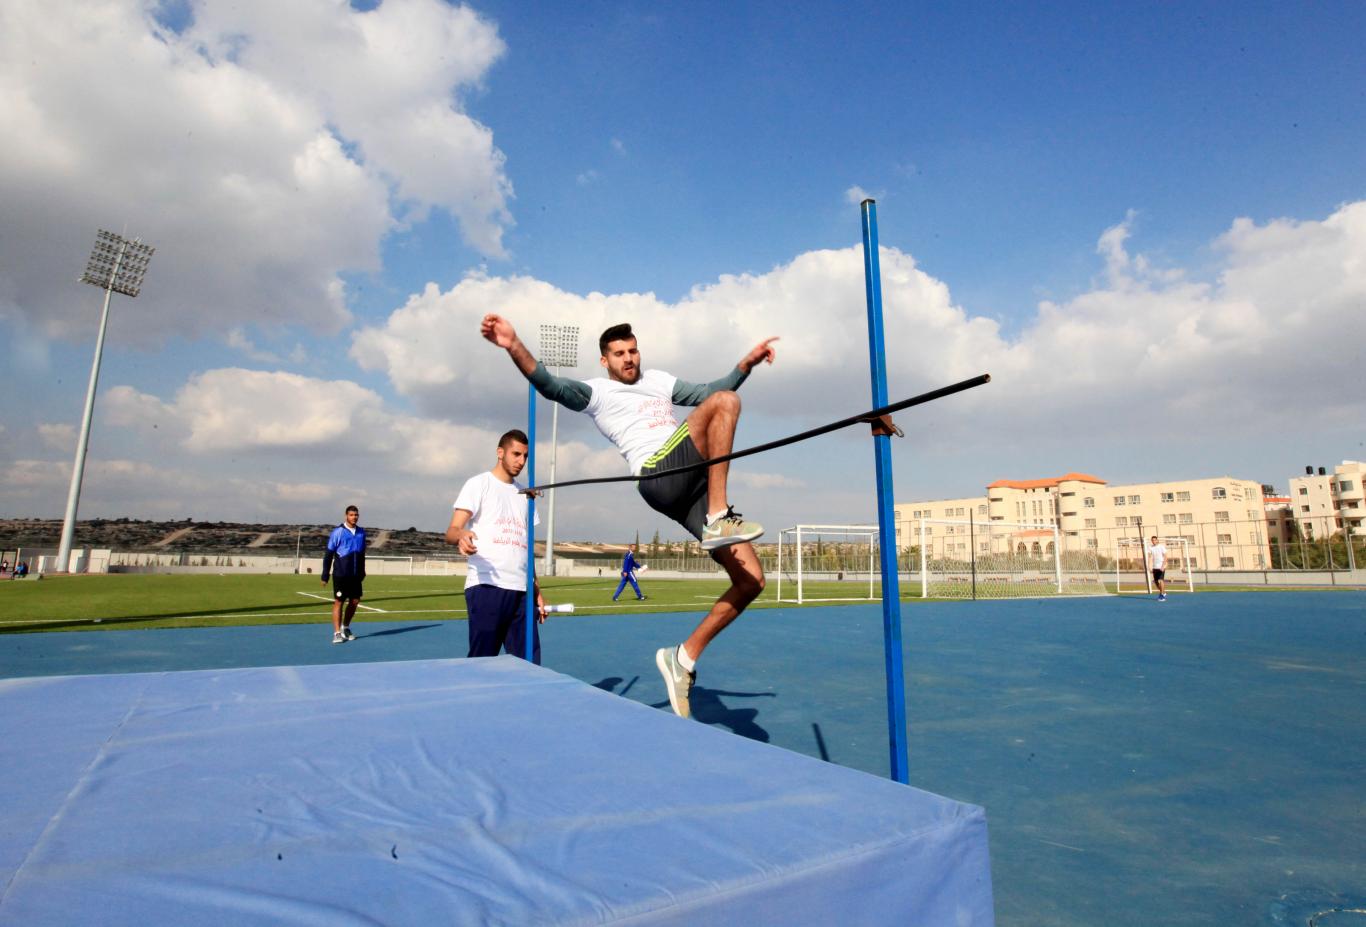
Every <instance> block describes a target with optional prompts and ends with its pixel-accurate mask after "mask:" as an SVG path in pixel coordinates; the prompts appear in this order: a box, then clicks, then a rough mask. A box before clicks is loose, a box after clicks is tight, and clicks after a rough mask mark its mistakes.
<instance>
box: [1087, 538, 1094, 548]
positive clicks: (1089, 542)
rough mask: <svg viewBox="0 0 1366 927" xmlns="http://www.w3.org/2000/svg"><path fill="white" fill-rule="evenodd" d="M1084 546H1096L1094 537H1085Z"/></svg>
mask: <svg viewBox="0 0 1366 927" xmlns="http://www.w3.org/2000/svg"><path fill="white" fill-rule="evenodd" d="M1086 546H1087V547H1095V546H1096V539H1095V538H1087V539H1086Z"/></svg>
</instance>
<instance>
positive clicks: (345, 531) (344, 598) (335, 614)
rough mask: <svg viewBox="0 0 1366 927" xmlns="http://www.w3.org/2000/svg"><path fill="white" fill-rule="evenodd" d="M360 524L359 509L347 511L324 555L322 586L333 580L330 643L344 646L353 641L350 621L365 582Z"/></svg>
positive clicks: (329, 539)
mask: <svg viewBox="0 0 1366 927" xmlns="http://www.w3.org/2000/svg"><path fill="white" fill-rule="evenodd" d="M359 521H360V509H358V508H356V507H355V506H354V505H348V506H347V507H346V520H345V521H344V522H342V523H341V524H340V525H338V526H337V527H336V530H334V531H333V532H332V536H331V537H329V538H328V539H327V552H326V553H324V554H323V585H324V586H326V585H327V577H328V574H331V576H332V643H334V644H345V643H346V642H347V641H353V640H355V639H356V635H354V634H352V633H351V619H352V617H354V616H355V614H356V606H357V605H359V604H360V600H361V582H362V581H363V580H364V579H365V529H364V528H362V527H361V526H360V525H359V524H357V522H359Z"/></svg>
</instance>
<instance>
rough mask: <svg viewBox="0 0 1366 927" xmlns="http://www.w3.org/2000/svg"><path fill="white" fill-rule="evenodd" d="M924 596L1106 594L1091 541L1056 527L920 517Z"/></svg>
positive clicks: (943, 597)
mask: <svg viewBox="0 0 1366 927" xmlns="http://www.w3.org/2000/svg"><path fill="white" fill-rule="evenodd" d="M918 521H919V525H918V529H917V531H918V538H919V548H920V556H919V561H920V594H921V596H922V597H923V598H937V599H1008V598H1031V597H1041V596H1069V595H1107V594H1108V590H1107V589H1106V588H1105V583H1104V580H1102V578H1101V572H1100V558H1099V555H1098V553H1097V551H1096V549H1095V548H1094V547H1092V546H1091V545H1090V544H1088V543H1087V541H1088V539H1087V538H1083V537H1081V536H1078V535H1071V534H1064V533H1062V532H1061V531H1059V529H1058V527H1057V526H1056V525H1041V524H1023V523H1015V522H1004V521H985V522H979V521H976V520H975V519H968V520H966V521H962V520H950V519H935V518H925V519H918Z"/></svg>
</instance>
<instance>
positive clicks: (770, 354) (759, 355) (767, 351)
mask: <svg viewBox="0 0 1366 927" xmlns="http://www.w3.org/2000/svg"><path fill="white" fill-rule="evenodd" d="M484 337H486V338H487V337H488V336H487V335H485V336H484ZM777 340H778V339H777V338H776V337H774V338H765V339H764V340H763V341H760V342H759V343H758V344H756V345H755V346H754V350H753V351H750V352H749V353H748V354H746V355H745V356H744V357H742V358H741V359H740V363H739V364H737V365H736V366H737V367H739V368H740V372H741V373H749V372H750V371H751V370H753V369H754V368H755V367H756V366H757V365H758V364H759V362H760V361H767V362H768V363H770V364H771V363H773V359H774V358H775V357H777V356H778V352H777V351H775V350H773V342H775V341H777Z"/></svg>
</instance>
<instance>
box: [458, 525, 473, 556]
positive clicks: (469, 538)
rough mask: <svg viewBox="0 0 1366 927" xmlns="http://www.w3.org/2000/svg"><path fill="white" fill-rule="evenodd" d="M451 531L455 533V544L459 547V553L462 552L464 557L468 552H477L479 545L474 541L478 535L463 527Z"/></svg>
mask: <svg viewBox="0 0 1366 927" xmlns="http://www.w3.org/2000/svg"><path fill="white" fill-rule="evenodd" d="M452 533H453V534H454V535H455V546H456V548H457V549H459V551H460V553H462V554H464V555H465V556H466V557H468V556H469V555H470V554H477V553H479V545H477V544H475V543H474V542H475V539H476V538H478V537H479V535H477V534H475V533H474V532H473V531H469V530H467V529H465V528H457V529H455V531H454V532H452Z"/></svg>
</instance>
